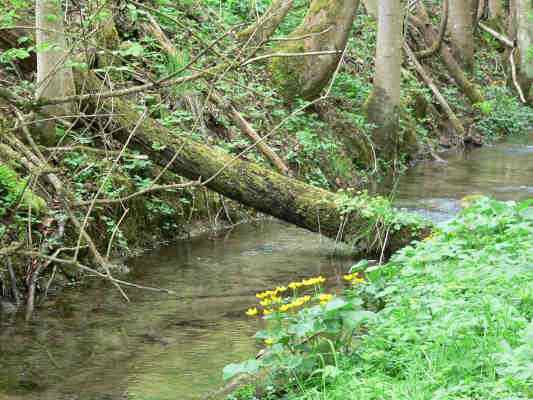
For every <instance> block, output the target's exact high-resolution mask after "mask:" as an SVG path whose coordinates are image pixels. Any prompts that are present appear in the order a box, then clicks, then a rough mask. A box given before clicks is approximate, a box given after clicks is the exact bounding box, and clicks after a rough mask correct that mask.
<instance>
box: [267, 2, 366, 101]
mask: <svg viewBox="0 0 533 400" xmlns="http://www.w3.org/2000/svg"><path fill="white" fill-rule="evenodd" d="M358 4H359V0H312V1H311V4H310V6H309V10H308V11H307V15H306V16H305V19H304V21H303V22H302V24H301V25H300V26H299V27H298V28H297V29H295V30H294V31H293V32H292V33H291V35H290V36H292V37H298V38H299V39H298V40H291V41H288V42H285V43H284V44H282V45H281V46H280V47H278V48H277V52H279V53H298V54H301V53H307V52H317V51H338V52H337V53H335V54H321V55H313V56H290V57H275V58H273V59H272V62H271V64H270V68H271V71H272V75H273V79H274V82H275V83H276V85H277V86H278V87H279V89H280V91H281V92H282V93H283V94H284V96H285V97H287V98H289V99H292V98H294V97H295V96H301V97H303V98H306V99H314V98H317V97H318V96H319V95H320V92H321V91H322V89H323V88H324V87H325V86H326V85H327V84H328V82H329V81H330V79H331V77H332V75H333V73H334V71H335V69H336V67H337V64H338V62H339V59H340V56H341V54H340V53H341V52H342V50H343V49H344V47H345V46H346V43H347V41H348V35H349V33H350V30H351V28H352V24H353V21H354V18H355V12H356V10H357V6H358Z"/></svg>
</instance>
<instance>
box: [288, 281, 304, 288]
mask: <svg viewBox="0 0 533 400" xmlns="http://www.w3.org/2000/svg"><path fill="white" fill-rule="evenodd" d="M302 286H303V284H302V283H301V282H291V283H289V288H291V289H292V290H295V289H298V288H299V287H302Z"/></svg>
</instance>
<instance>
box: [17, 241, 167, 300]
mask: <svg viewBox="0 0 533 400" xmlns="http://www.w3.org/2000/svg"><path fill="white" fill-rule="evenodd" d="M19 253H20V254H23V255H25V256H29V257H35V258H42V259H45V260H48V261H50V262H55V263H58V264H63V265H70V266H73V267H76V268H78V269H81V270H82V271H86V272H90V273H92V274H94V275H96V276H98V277H100V278H102V279H105V280H108V281H110V282H111V283H113V284H115V285H122V286H130V287H134V288H137V289H143V290H149V291H152V292H163V293H167V294H176V292H174V291H173V290H169V289H161V288H154V287H150V286H143V285H138V284H136V283H131V282H127V281H123V280H121V279H116V278H113V277H112V276H109V275H107V274H104V273H102V272H99V271H97V270H95V269H93V268H91V267H88V266H86V265H83V264H81V263H79V262H78V261H74V260H67V259H64V258H58V257H54V256H47V255H46V254H41V253H39V252H37V251H21V252H19Z"/></svg>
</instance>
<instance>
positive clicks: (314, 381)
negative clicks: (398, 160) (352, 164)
mask: <svg viewBox="0 0 533 400" xmlns="http://www.w3.org/2000/svg"><path fill="white" fill-rule="evenodd" d="M532 204H533V201H531V200H530V201H528V202H523V203H520V204H515V203H503V202H498V201H494V200H490V199H487V198H482V199H480V200H478V201H477V202H476V204H475V205H473V206H472V207H471V208H469V209H466V210H464V211H463V212H462V213H461V214H460V215H459V216H458V217H456V218H455V219H454V220H453V221H451V222H449V223H446V224H445V225H442V226H440V227H439V230H438V231H437V232H436V233H435V234H434V235H433V236H432V237H430V238H429V239H428V240H425V241H422V242H419V243H416V244H415V245H413V246H411V247H407V248H405V249H403V250H402V251H401V252H399V253H398V254H397V255H396V256H394V257H393V258H392V259H391V261H390V262H389V263H388V264H387V265H385V266H384V267H383V268H381V269H379V270H377V271H374V272H372V273H370V274H369V275H368V276H367V279H368V280H369V284H367V285H364V286H363V288H362V289H360V293H359V295H360V296H361V298H363V299H367V302H368V299H372V300H373V303H374V304H384V306H382V308H381V309H380V310H379V311H378V312H377V317H376V318H374V319H372V320H371V321H370V322H369V323H368V325H367V326H366V328H365V329H364V330H362V331H361V332H360V334H359V335H360V336H359V339H358V342H357V344H356V348H355V350H354V351H353V352H352V353H351V354H349V355H345V356H342V357H339V359H338V360H337V367H338V369H339V370H340V373H336V374H335V376H334V377H326V379H323V378H324V377H322V376H320V374H315V375H311V377H310V378H307V380H305V379H304V380H300V382H299V385H298V386H295V385H293V384H292V383H291V382H290V380H289V381H287V382H286V385H287V386H288V387H289V388H288V389H285V388H284V389H282V390H281V391H282V392H283V395H278V397H277V398H282V399H287V400H289V399H290V400H296V399H298V400H304V399H305V400H311V399H313V400H314V399H317V400H318V399H322V400H337V399H338V400H341V399H342V400H346V399H358V400H377V399H395V400H400V399H406V400H407V399H409V400H418V399H420V400H421V399H442V400H444V399H484V400H489V399H494V400H496V399H498V400H501V399H514V400H518V399H530V398H532V397H533V322H532V317H533V207H531V205H532ZM287 375H288V374H287ZM317 375H318V376H317ZM302 382H303V384H302ZM325 382H326V383H325ZM280 387H281V386H279V385H278V389H279V388H280ZM278 393H279V391H278ZM252 398H253V397H252Z"/></svg>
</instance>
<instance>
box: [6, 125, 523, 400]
mask: <svg viewBox="0 0 533 400" xmlns="http://www.w3.org/2000/svg"><path fill="white" fill-rule="evenodd" d="M444 157H445V158H446V159H447V161H448V164H446V165H443V164H439V163H431V162H426V163H421V164H420V165H418V166H417V167H415V168H414V169H412V170H411V171H410V172H409V173H408V174H407V175H406V176H404V177H403V178H402V179H401V180H400V183H399V186H398V188H397V205H398V206H400V207H404V208H407V209H410V210H415V211H418V212H421V213H423V214H425V215H427V216H429V217H430V218H433V219H435V220H442V219H447V218H450V217H451V216H452V215H453V214H454V213H455V212H457V210H458V209H459V201H460V199H461V198H462V197H464V196H466V195H470V194H489V195H492V196H494V197H496V198H498V199H502V200H520V199H525V198H529V197H532V196H533V135H529V136H527V137H523V138H520V139H513V140H509V141H507V142H505V143H502V144H498V145H496V146H493V147H485V148H482V149H477V150H473V151H471V152H467V153H463V152H450V153H448V154H446V155H445V156H444ZM333 245H334V244H333V243H332V242H331V241H329V240H327V239H322V238H320V237H319V236H318V235H316V234H312V233H309V232H305V231H303V230H301V229H297V228H295V227H292V226H289V225H286V224H282V223H279V222H275V221H264V222H261V223H258V224H254V225H246V226H241V227H238V228H236V229H234V230H233V231H231V232H228V233H227V234H225V235H222V236H219V237H217V238H208V237H201V238H197V239H195V240H192V241H189V242H183V243H179V244H176V245H173V246H170V247H167V248H163V249H160V250H157V251H154V252H152V253H151V254H148V255H146V256H143V257H139V258H136V259H133V260H131V262H130V267H131V270H132V272H131V274H129V275H128V276H127V277H126V278H125V279H128V280H130V281H134V282H136V283H140V284H143V285H148V286H156V287H165V288H168V289H172V290H174V291H175V292H176V293H177V295H176V296H169V295H165V294H162V293H154V292H146V291H139V290H129V291H128V294H129V296H130V298H131V303H125V302H124V301H123V300H122V299H121V297H120V295H119V294H118V293H117V291H116V290H114V289H113V288H112V287H110V286H109V285H107V284H105V283H102V282H100V281H97V280H94V281H93V282H89V284H88V285H87V286H88V287H87V288H84V289H81V290H80V289H79V288H75V289H71V290H69V289H66V290H65V291H64V292H63V293H61V295H60V296H56V297H54V296H52V297H50V298H49V300H48V301H47V303H46V304H44V305H43V306H42V307H41V308H40V309H39V312H38V313H37V314H36V316H35V319H34V320H33V321H32V322H31V323H25V322H24V321H22V320H20V319H17V318H14V317H12V316H5V315H4V316H0V400H4V399H10V400H11V399H13V400H14V399H27V400H30V399H31V400H33V399H43V400H48V399H50V400H52V399H53V400H63V399H64V400H67V399H68V400H75V399H82V400H86V399H87V400H90V399H95V400H96V399H120V398H131V399H142V400H147V399H153V400H166V399H179V400H189V399H199V398H201V395H202V394H204V393H206V392H207V391H209V390H212V389H214V388H216V387H218V386H219V385H220V384H221V382H222V380H221V369H222V367H223V366H224V365H225V364H227V363H230V362H234V361H237V360H242V359H246V358H249V357H250V355H253V354H254V353H255V352H256V351H257V350H258V348H257V347H256V344H255V342H254V340H253V338H252V335H253V334H254V333H255V331H256V330H257V329H258V327H259V326H258V322H257V320H256V319H250V318H247V317H246V316H245V315H244V311H245V310H246V308H247V307H249V306H250V305H251V304H253V303H254V301H255V298H254V294H255V292H257V291H260V290H264V289H267V288H270V287H273V286H276V285H278V284H283V283H286V282H288V281H290V280H294V279H297V278H299V277H308V276H311V275H318V274H322V275H325V276H330V277H334V278H333V279H332V281H337V282H338V283H339V285H340V276H341V275H342V274H343V273H344V272H345V271H346V270H347V269H348V268H349V266H350V265H351V264H352V263H351V262H350V261H348V260H344V261H340V260H335V259H333V258H332V257H330V254H331V253H332V248H333Z"/></svg>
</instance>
